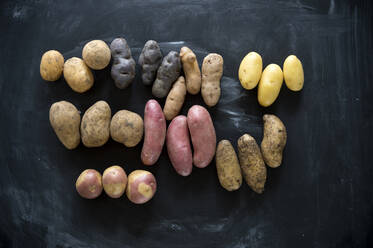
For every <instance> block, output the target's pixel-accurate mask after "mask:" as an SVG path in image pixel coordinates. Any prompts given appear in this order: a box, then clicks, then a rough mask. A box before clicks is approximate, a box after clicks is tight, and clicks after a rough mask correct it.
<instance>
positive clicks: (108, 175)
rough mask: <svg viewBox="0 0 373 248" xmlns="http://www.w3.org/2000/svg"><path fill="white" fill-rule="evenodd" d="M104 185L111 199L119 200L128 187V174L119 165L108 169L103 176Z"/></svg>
mask: <svg viewBox="0 0 373 248" xmlns="http://www.w3.org/2000/svg"><path fill="white" fill-rule="evenodd" d="M102 185H103V187H104V190H105V193H106V194H107V195H108V196H110V197H111V198H119V197H121V196H122V195H123V193H124V191H125V190H126V187H127V174H126V172H125V171H124V170H123V168H122V167H120V166H118V165H113V166H110V167H109V168H106V170H105V171H104V174H103V175H102Z"/></svg>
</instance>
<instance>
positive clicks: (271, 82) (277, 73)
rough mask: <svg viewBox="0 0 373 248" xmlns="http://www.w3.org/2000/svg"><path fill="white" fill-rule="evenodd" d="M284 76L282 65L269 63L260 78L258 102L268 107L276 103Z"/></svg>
mask: <svg viewBox="0 0 373 248" xmlns="http://www.w3.org/2000/svg"><path fill="white" fill-rule="evenodd" d="M283 79H284V76H283V73H282V70H281V68H280V66H278V65H276V64H270V65H268V66H267V67H266V68H265V69H264V71H263V73H262V78H261V79H260V82H259V86H258V102H259V104H260V105H262V106H263V107H268V106H270V105H272V103H274V101H275V100H276V99H277V97H278V94H279V93H280V89H281V86H282V82H283Z"/></svg>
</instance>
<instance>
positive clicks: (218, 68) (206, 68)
mask: <svg viewBox="0 0 373 248" xmlns="http://www.w3.org/2000/svg"><path fill="white" fill-rule="evenodd" d="M223 63H224V61H223V57H222V56H220V55H219V54H216V53H210V54H208V55H207V56H206V57H205V58H204V59H203V63H202V89H201V94H202V98H203V101H204V102H205V103H206V105H207V106H209V107H213V106H215V105H216V104H217V103H218V101H219V98H220V94H221V90H220V79H221V77H222V76H223Z"/></svg>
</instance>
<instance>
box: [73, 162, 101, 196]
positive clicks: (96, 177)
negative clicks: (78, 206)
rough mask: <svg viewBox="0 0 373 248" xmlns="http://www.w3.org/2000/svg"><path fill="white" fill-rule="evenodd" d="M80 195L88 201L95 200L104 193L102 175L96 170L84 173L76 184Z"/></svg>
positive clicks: (88, 170)
mask: <svg viewBox="0 0 373 248" xmlns="http://www.w3.org/2000/svg"><path fill="white" fill-rule="evenodd" d="M75 188H76V191H77V192H78V194H79V195H80V196H81V197H83V198H86V199H94V198H97V197H98V196H100V195H101V193H102V177H101V174H100V173H99V172H98V171H96V170H94V169H87V170H85V171H83V172H82V173H81V174H80V175H79V177H78V179H77V180H76V183H75Z"/></svg>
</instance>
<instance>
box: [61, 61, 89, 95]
mask: <svg viewBox="0 0 373 248" xmlns="http://www.w3.org/2000/svg"><path fill="white" fill-rule="evenodd" d="M63 76H64V78H65V80H66V82H67V84H68V85H69V86H70V87H71V89H73V91H76V92H78V93H83V92H86V91H87V90H89V89H90V88H91V87H92V86H93V81H94V79H93V74H92V72H91V70H90V69H89V68H88V66H87V65H86V64H85V63H84V61H83V60H82V59H80V58H77V57H72V58H70V59H68V60H66V62H65V65H64V69H63Z"/></svg>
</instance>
